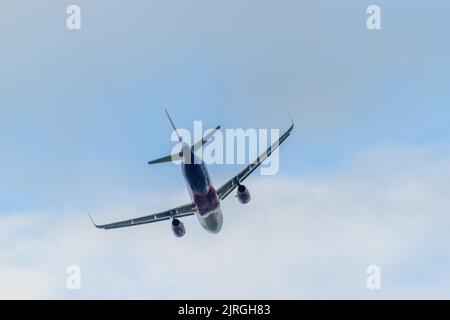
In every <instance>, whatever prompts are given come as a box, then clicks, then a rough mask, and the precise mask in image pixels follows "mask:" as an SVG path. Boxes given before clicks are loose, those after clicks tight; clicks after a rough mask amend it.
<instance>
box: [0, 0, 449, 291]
mask: <svg viewBox="0 0 450 320" xmlns="http://www.w3.org/2000/svg"><path fill="white" fill-rule="evenodd" d="M71 4H76V5H79V6H80V8H81V29H80V30H68V29H67V28H66V19H67V17H68V14H67V13H66V9H67V7H68V6H69V5H71ZM371 4H376V5H378V6H379V7H380V9H381V26H382V27H381V30H372V31H370V30H368V29H367V27H366V19H367V17H368V14H367V13H366V9H367V7H368V6H369V5H371ZM448 12H450V3H449V2H448V1H444V0H442V1H441V0H436V1H433V2H432V3H430V2H424V1H409V2H408V3H407V4H405V3H404V2H400V1H381V0H379V1H360V0H351V1H345V2H344V3H341V2H336V1H331V0H329V1H322V0H321V1H299V0H296V1H290V0H285V1H268V0H262V1H261V0H260V1H256V0H249V1H245V2H243V1H234V0H232V1H222V0H217V1H206V0H190V1H175V0H169V1H167V0H165V1H138V0H133V1H128V2H127V3H124V2H123V1H112V0H109V1H106V0H97V1H94V2H93V1H83V0H77V1H75V0H74V1H56V0H41V1H39V2H37V1H29V0H28V1H24V0H18V1H4V3H3V5H2V10H1V13H0V15H1V16H0V39H1V50H0V88H1V90H0V108H1V109H0V110H1V113H0V115H1V116H0V148H1V156H0V168H1V169H0V252H1V254H0V298H3V299H11V298H19V299H23V298H36V299H46V298H49V299H59V298H67V299H81V298H88V299H103V298H112V299H119V298H124V299H133V298H136V299H205V298H212V299H221V298H233V299H239V298H256V299H257V298H261V299H281V298H286V299H314V298H318V299H340V298H356V299H363V298H364V299H366V298H367V299H382V298H387V299H391V298H424V299H429V298H438V299H447V298H449V293H448V292H450V282H449V280H448V279H449V276H448V270H450V258H449V257H450V255H449V254H450V252H449V250H448V248H447V246H446V244H447V243H448V242H449V240H450V236H449V235H448V232H447V230H448V226H449V225H450V218H449V217H448V212H450V201H449V200H448V199H450V197H449V194H448V181H449V180H450V152H449V151H448V150H449V138H450V129H449V126H448V123H449V121H450V111H449V110H448V106H449V102H450V91H449V90H448V86H449V84H450V64H449V63H448V57H449V54H450V44H449V42H448V41H447V38H448V35H447V32H446V31H447V30H449V28H450V22H449V21H450V20H449V19H448ZM164 108H167V109H168V110H169V111H170V113H171V115H172V117H173V118H174V121H175V123H176V124H177V126H179V127H181V128H186V129H189V130H192V129H193V124H194V121H195V120H202V121H203V126H204V128H212V127H215V126H216V125H219V124H220V125H221V126H222V128H223V129H226V128H244V129H247V128H267V129H271V128H276V129H280V131H283V130H285V129H287V128H288V127H289V125H290V119H289V116H288V115H287V112H286V110H287V109H288V110H289V112H290V113H291V114H292V117H293V118H294V120H295V125H296V126H295V129H294V131H293V133H292V135H291V136H290V137H289V138H288V140H286V142H285V143H283V145H282V146H281V148H280V170H279V172H278V174H277V175H275V176H261V175H259V173H258V172H256V174H254V175H253V176H252V177H250V178H249V179H248V180H247V181H246V185H247V186H248V188H249V190H250V192H251V194H252V201H251V202H250V203H249V204H247V205H240V204H239V203H238V202H237V201H236V200H235V199H234V197H229V198H227V199H226V200H225V201H224V202H223V203H222V209H223V213H224V228H223V230H222V232H221V233H220V234H218V235H211V234H208V233H207V232H205V231H204V230H203V229H202V228H201V226H200V225H199V224H198V221H197V220H196V218H193V217H190V218H185V219H184V220H183V222H185V224H186V227H187V235H186V237H185V238H183V239H176V238H175V237H173V235H172V234H171V231H170V226H169V223H164V222H163V223H159V224H152V225H145V226H139V227H135V228H128V229H124V230H114V231H107V232H106V231H102V230H96V229H94V228H93V227H92V225H91V224H90V221H89V220H88V218H87V216H86V211H87V210H89V212H91V213H92V215H93V216H94V218H95V219H96V220H97V221H98V222H102V223H103V222H110V221H115V220H116V219H122V218H131V217H136V216H141V215H144V214H149V213H153V212H158V211H160V210H165V209H168V208H172V207H174V206H178V205H180V204H183V203H186V202H188V201H189V195H188V193H187V191H186V189H185V186H184V182H183V179H182V176H181V172H180V168H179V167H178V166H176V165H173V164H162V165H159V166H148V165H147V161H148V160H152V159H155V158H158V157H161V156H165V155H167V154H168V153H169V152H170V150H172V148H173V146H174V142H173V141H171V139H170V135H171V128H170V125H169V123H168V121H167V119H166V118H165V115H164V112H163V110H164ZM242 168H243V165H211V166H208V169H209V172H210V174H211V177H212V180H213V183H214V185H215V186H220V185H221V184H222V183H224V182H225V181H227V179H229V178H230V177H231V176H233V175H234V174H236V173H237V172H239V170H241V169H242ZM69 265H79V266H80V268H81V275H82V278H81V279H82V281H81V284H82V285H81V289H80V290H68V288H67V286H66V280H67V277H68V275H67V274H66V269H67V266H69ZM370 265H377V266H379V267H380V270H381V284H382V287H381V289H379V290H369V289H368V288H367V286H366V280H367V278H368V275H367V273H366V269H367V267H368V266H370Z"/></svg>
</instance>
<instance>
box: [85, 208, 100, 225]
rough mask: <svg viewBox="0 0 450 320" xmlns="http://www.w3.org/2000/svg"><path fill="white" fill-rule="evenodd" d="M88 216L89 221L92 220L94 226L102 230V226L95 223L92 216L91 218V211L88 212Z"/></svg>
mask: <svg viewBox="0 0 450 320" xmlns="http://www.w3.org/2000/svg"><path fill="white" fill-rule="evenodd" d="M87 215H88V216H89V219H91V222H92V224H93V225H94V227H96V228H100V226H99V225H98V224H96V223H95V222H94V219H92V216H91V214H90V213H89V211H87Z"/></svg>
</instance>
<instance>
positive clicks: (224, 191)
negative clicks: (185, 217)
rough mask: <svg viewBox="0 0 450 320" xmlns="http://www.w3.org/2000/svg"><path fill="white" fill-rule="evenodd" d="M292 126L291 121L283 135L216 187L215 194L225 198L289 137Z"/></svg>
mask: <svg viewBox="0 0 450 320" xmlns="http://www.w3.org/2000/svg"><path fill="white" fill-rule="evenodd" d="M293 128H294V123H292V125H291V126H290V127H289V129H288V130H287V131H286V132H285V133H283V135H282V136H281V137H280V138H279V139H278V140H277V141H275V142H274V143H273V144H272V145H271V146H270V147H268V148H267V150H266V151H264V152H263V153H262V154H261V155H260V156H259V157H258V158H256V160H255V161H253V162H252V163H250V164H249V165H248V166H247V167H246V168H245V169H244V170H242V171H241V172H239V173H238V174H237V175H236V176H234V177H233V178H231V179H230V180H229V181H228V182H226V183H225V184H224V185H222V186H221V187H220V188H219V189H217V194H218V195H219V197H220V199H221V200H223V199H225V198H226V197H227V196H228V195H229V194H230V192H231V191H233V190H234V189H235V188H236V187H237V186H238V185H239V183H241V182H242V181H244V180H245V179H246V178H247V177H248V176H249V175H250V174H251V173H252V172H253V171H255V170H256V168H258V167H259V166H260V164H261V163H262V162H263V161H264V160H266V159H267V158H268V157H269V156H270V155H271V154H272V151H274V150H275V149H276V148H278V146H279V145H280V144H281V143H282V142H283V141H284V140H286V138H287V137H289V135H290V134H291V131H292V129H293Z"/></svg>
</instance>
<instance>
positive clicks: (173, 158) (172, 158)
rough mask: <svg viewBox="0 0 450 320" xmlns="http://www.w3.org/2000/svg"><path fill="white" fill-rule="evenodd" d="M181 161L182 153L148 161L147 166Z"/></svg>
mask: <svg viewBox="0 0 450 320" xmlns="http://www.w3.org/2000/svg"><path fill="white" fill-rule="evenodd" d="M181 159H183V153H182V152H180V153H175V154H172V155H170V156H165V157H162V158H159V159H156V160H152V161H149V162H148V164H157V163H164V162H171V161H177V160H181Z"/></svg>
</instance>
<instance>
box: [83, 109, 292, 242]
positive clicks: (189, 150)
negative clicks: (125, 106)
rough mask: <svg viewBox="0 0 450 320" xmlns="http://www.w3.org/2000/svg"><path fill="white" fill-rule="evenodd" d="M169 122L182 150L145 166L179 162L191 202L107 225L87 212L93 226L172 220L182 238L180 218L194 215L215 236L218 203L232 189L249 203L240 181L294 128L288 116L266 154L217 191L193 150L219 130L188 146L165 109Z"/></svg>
mask: <svg viewBox="0 0 450 320" xmlns="http://www.w3.org/2000/svg"><path fill="white" fill-rule="evenodd" d="M164 111H165V113H166V116H167V118H168V119H169V122H170V124H171V126H172V128H173V130H174V132H175V133H176V135H177V137H178V140H179V142H180V144H181V151H180V152H179V153H178V154H172V155H169V156H166V157H162V158H160V159H156V160H153V161H149V162H148V164H157V163H164V162H171V161H175V160H181V169H182V173H183V177H184V180H185V182H186V186H187V189H188V191H189V195H190V197H191V200H192V202H191V203H188V204H186V205H182V206H179V207H176V208H173V209H170V210H167V211H163V212H159V213H155V214H150V215H146V216H143V217H139V218H134V219H129V220H123V221H118V222H113V223H109V224H103V225H98V224H96V223H95V222H94V220H93V219H92V217H91V215H90V214H89V213H88V215H89V218H90V219H91V221H92V224H93V225H94V226H95V227H97V228H99V229H105V230H108V229H116V228H123V227H131V226H138V225H142V224H146V223H154V222H159V221H166V220H172V223H171V229H172V231H173V234H174V235H175V236H176V237H178V238H181V237H183V236H184V235H185V234H186V228H185V226H184V224H183V223H182V222H181V221H180V218H183V217H187V216H192V215H196V216H197V218H198V221H199V222H200V225H201V226H202V227H203V228H204V229H205V230H206V231H208V232H210V233H213V234H216V233H219V232H220V230H221V229H222V225H223V215H222V210H221V208H220V202H221V201H223V200H224V199H225V198H226V197H227V196H228V195H229V194H230V193H231V192H232V191H233V190H234V189H236V188H237V192H236V197H237V199H238V200H239V202H240V203H242V204H245V203H248V202H249V201H250V192H249V190H248V189H247V187H246V186H244V185H243V184H242V182H243V181H244V180H245V179H246V178H247V177H248V176H249V175H250V174H251V173H252V172H253V171H255V170H256V168H258V167H259V165H260V164H261V163H262V162H263V161H264V160H265V159H267V158H268V157H270V155H271V154H272V152H273V151H274V150H275V149H276V148H278V146H279V145H280V144H281V143H283V142H284V140H286V138H287V137H288V136H289V135H290V134H291V131H292V129H293V128H294V121H293V120H292V117H291V122H292V124H291V126H290V127H289V129H288V130H286V132H284V133H283V135H281V137H280V138H279V139H278V140H277V141H275V142H274V143H273V144H272V145H271V146H269V147H268V148H267V149H266V151H264V152H263V153H262V154H261V155H259V156H258V157H257V158H256V159H255V160H254V161H253V162H252V163H250V164H249V165H248V166H247V167H246V168H245V169H244V170H242V171H241V172H239V173H238V174H237V175H236V176H234V177H233V178H231V179H230V180H229V181H228V182H226V183H225V184H223V185H222V186H221V187H219V188H218V189H217V190H216V189H215V188H214V186H213V184H212V182H211V178H210V176H209V174H208V170H207V169H206V166H205V164H204V163H203V161H202V160H201V159H199V158H198V157H197V155H196V154H195V151H197V150H198V149H199V148H200V147H201V146H203V145H204V144H205V143H207V142H208V141H209V139H210V138H211V137H212V136H213V135H214V134H215V133H216V132H217V131H218V130H219V129H220V126H217V127H216V128H214V130H212V131H211V132H210V133H208V134H206V135H205V136H204V137H203V139H201V140H200V141H198V142H196V143H195V144H194V145H192V146H189V145H188V144H187V143H185V142H183V139H182V138H181V136H180V135H179V134H178V131H177V128H176V126H175V124H174V122H173V121H172V118H171V117H170V115H169V113H168V112H167V110H164Z"/></svg>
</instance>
